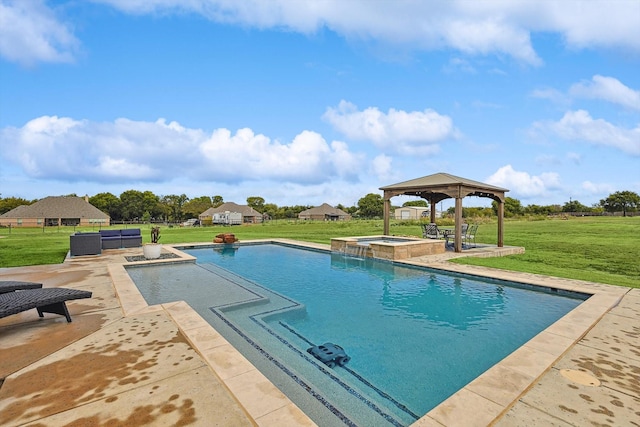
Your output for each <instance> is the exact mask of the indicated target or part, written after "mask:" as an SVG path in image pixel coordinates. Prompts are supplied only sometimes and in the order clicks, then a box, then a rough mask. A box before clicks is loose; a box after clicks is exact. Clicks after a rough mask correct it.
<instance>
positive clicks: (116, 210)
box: [89, 193, 122, 221]
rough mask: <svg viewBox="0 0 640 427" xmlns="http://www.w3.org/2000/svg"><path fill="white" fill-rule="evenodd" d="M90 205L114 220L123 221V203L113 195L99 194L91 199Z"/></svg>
mask: <svg viewBox="0 0 640 427" xmlns="http://www.w3.org/2000/svg"><path fill="white" fill-rule="evenodd" d="M89 203H91V204H92V205H93V206H95V207H96V208H98V209H100V210H101V211H102V212H105V213H106V214H107V215H109V217H111V219H113V220H118V221H119V220H121V219H122V202H121V201H120V199H119V198H118V197H117V196H115V195H113V194H111V193H98V194H96V195H95V196H92V197H89Z"/></svg>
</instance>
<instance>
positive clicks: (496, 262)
mask: <svg viewBox="0 0 640 427" xmlns="http://www.w3.org/2000/svg"><path fill="white" fill-rule="evenodd" d="M128 227H130V228H132V227H137V226H128ZM111 228H121V227H120V226H116V227H111ZM140 228H142V233H143V242H148V241H149V234H150V226H149V225H142V226H140ZM496 228H497V225H496V223H495V221H494V222H483V223H481V225H480V227H479V229H478V237H477V240H478V242H485V243H491V244H495V243H496V234H497V233H496ZM80 230H81V231H92V228H90V227H86V228H82V229H80V228H76V229H74V228H73V227H49V228H45V229H44V230H43V229H41V228H40V229H15V228H14V229H12V230H9V229H8V228H0V267H16V266H25V265H38V264H55V263H60V262H62V261H63V260H64V257H65V256H66V254H67V252H68V250H69V235H70V234H73V232H74V231H80ZM96 230H97V229H96ZM639 230H640V217H634V218H610V217H584V218H571V219H569V220H561V219H554V220H539V221H527V220H517V221H506V222H505V232H504V240H505V242H504V243H505V245H508V246H523V247H524V248H525V251H526V252H525V253H524V254H521V255H512V256H507V257H500V258H461V259H459V260H456V261H455V262H459V263H462V264H472V265H482V266H487V267H494V268H500V269H506V270H515V271H522V272H529V273H537V274H545V275H550V276H557V277H566V278H573V279H581V280H588V281H593V282H601V283H608V284H612V285H621V286H631V287H640V261H639V260H640V233H639ZM228 232H232V233H234V234H235V235H236V237H237V238H238V239H240V240H248V239H261V238H278V237H280V238H291V239H296V240H302V241H309V242H316V243H326V244H328V243H330V241H331V238H332V237H346V236H363V235H376V234H381V233H382V221H367V220H354V221H349V222H321V221H308V222H295V221H281V220H278V221H272V222H270V223H268V224H260V225H242V226H234V227H203V228H199V227H194V228H180V227H162V237H161V240H160V242H161V243H194V242H211V241H212V240H213V238H214V236H215V235H216V234H219V233H228ZM391 234H394V235H404V236H419V235H420V234H421V232H420V226H419V224H418V223H417V222H409V221H405V222H392V224H391Z"/></svg>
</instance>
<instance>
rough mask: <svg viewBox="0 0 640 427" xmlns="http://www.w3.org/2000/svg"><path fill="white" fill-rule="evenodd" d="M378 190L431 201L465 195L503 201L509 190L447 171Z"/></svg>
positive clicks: (435, 201)
mask: <svg viewBox="0 0 640 427" xmlns="http://www.w3.org/2000/svg"><path fill="white" fill-rule="evenodd" d="M380 190H383V191H384V192H385V194H386V195H388V196H391V197H393V196H399V195H401V194H404V195H407V196H417V197H422V198H424V199H427V200H429V201H431V203H438V202H440V201H442V200H445V199H449V198H462V197H467V196H477V197H488V198H491V199H493V200H497V201H502V202H504V193H505V192H507V191H509V190H507V189H506V188H500V187H495V186H493V185H489V184H485V183H483V182H479V181H474V180H471V179H467V178H461V177H459V176H455V175H450V174H448V173H436V174H433V175H428V176H423V177H422V178H416V179H412V180H409V181H404V182H399V183H397V184H391V185H387V186H384V187H380Z"/></svg>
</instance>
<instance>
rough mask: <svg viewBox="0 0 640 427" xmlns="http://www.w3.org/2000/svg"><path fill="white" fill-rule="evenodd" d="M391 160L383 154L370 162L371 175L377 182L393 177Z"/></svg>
mask: <svg viewBox="0 0 640 427" xmlns="http://www.w3.org/2000/svg"><path fill="white" fill-rule="evenodd" d="M392 162H393V159H392V158H391V157H389V156H385V155H384V154H380V155H379V156H376V157H375V158H374V159H373V161H372V162H371V173H372V175H373V176H375V177H376V178H377V179H378V181H384V180H388V179H390V178H391V177H392V176H393V169H392Z"/></svg>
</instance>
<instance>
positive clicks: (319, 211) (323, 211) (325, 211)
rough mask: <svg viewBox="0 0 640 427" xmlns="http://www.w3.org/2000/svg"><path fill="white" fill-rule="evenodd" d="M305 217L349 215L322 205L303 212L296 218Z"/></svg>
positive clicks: (326, 204)
mask: <svg viewBox="0 0 640 427" xmlns="http://www.w3.org/2000/svg"><path fill="white" fill-rule="evenodd" d="M307 215H333V216H346V215H349V214H348V213H346V212H345V211H343V210H342V209H338V208H334V207H333V206H331V205H330V204H328V203H323V204H322V205H320V206H316V207H314V208H310V209H307V210H304V211H302V212H300V213H299V214H298V216H307Z"/></svg>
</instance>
